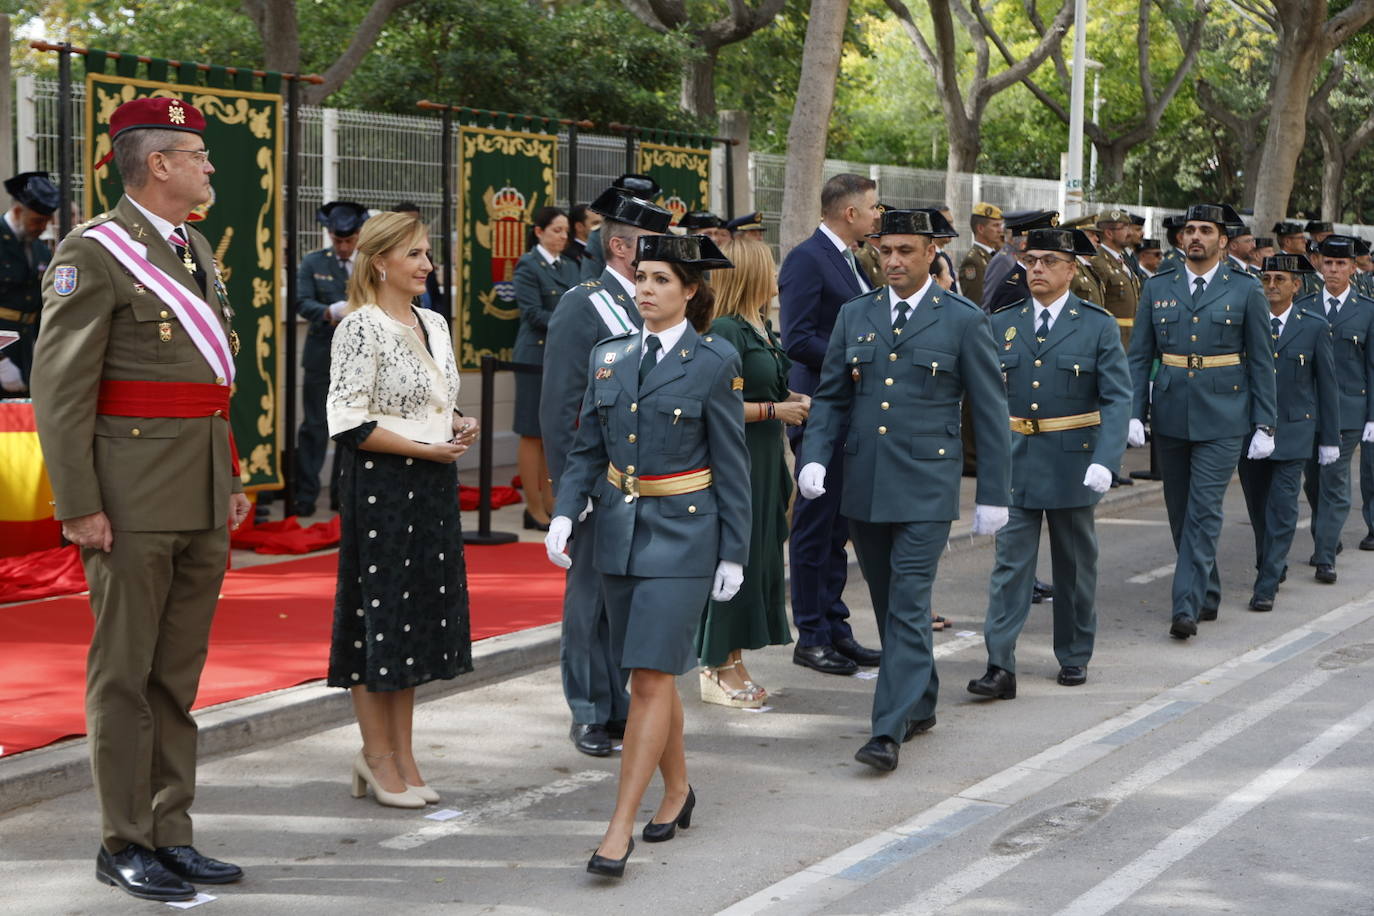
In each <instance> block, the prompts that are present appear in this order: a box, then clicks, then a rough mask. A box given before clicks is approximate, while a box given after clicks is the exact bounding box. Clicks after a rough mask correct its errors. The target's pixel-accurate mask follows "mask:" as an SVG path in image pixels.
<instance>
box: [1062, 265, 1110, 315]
mask: <svg viewBox="0 0 1374 916" xmlns="http://www.w3.org/2000/svg"><path fill="white" fill-rule="evenodd" d="M1069 291H1070V292H1072V293H1073V294H1074V295H1075V296H1077V297H1078V298H1080V299H1082V300H1084V301H1085V302H1091V303H1092V304H1093V305H1096V306H1097V307H1099V308H1101V307H1102V300H1103V299H1105V298H1106V294H1105V293H1104V291H1103V289H1102V278H1101V277H1099V276H1098V274H1097V271H1096V270H1095V269H1094V268H1093V266H1092V265H1091V264H1088V263H1086V262H1085V261H1084V260H1083V258H1081V257H1080V258H1079V259H1078V267H1077V269H1076V270H1075V271H1074V274H1073V280H1072V281H1070V283H1069Z"/></svg>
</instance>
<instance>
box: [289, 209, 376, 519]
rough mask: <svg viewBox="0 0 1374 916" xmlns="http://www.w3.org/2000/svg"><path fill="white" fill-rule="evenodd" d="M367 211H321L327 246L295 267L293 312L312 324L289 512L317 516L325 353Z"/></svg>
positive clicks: (325, 441) (333, 497) (324, 428)
mask: <svg viewBox="0 0 1374 916" xmlns="http://www.w3.org/2000/svg"><path fill="white" fill-rule="evenodd" d="M367 215H368V214H367V208H366V207H364V206H363V205H362V204H356V203H353V202H352V201H347V200H335V201H331V202H329V203H327V204H325V205H324V206H323V207H320V209H319V210H318V211H316V213H315V221H316V222H318V223H319V224H320V225H321V226H323V227H324V228H325V231H327V232H328V233H329V240H330V242H332V244H331V245H330V247H328V248H321V249H320V250H319V251H312V252H311V253H310V254H308V255H306V256H305V257H303V258H301V263H300V266H299V267H297V268H296V296H297V299H296V313H297V314H298V315H300V316H301V317H302V318H304V319H305V320H306V321H308V322H310V329H309V330H308V331H307V332H306V335H305V346H304V347H303V348H302V352H301V370H302V372H301V425H300V430H299V432H298V433H297V435H296V481H295V486H296V492H295V493H294V494H293V503H292V505H291V506H290V507H289V508H288V510H287V511H288V514H294V515H300V516H309V515H314V514H315V500H317V499H318V498H319V496H320V473H321V472H322V471H323V470H324V454H325V450H326V448H327V447H328V445H329V425H328V423H327V422H326V420H325V411H324V401H325V396H326V395H328V394H329V349H330V347H331V346H332V344H333V342H334V328H335V327H336V326H337V325H338V323H339V322H340V321H342V320H343V317H344V309H345V308H346V307H347V306H348V278H349V277H351V276H352V275H353V253H354V251H355V250H356V249H357V247H358V232H359V230H361V229H362V228H363V223H364V222H365V221H366V220H367ZM338 480H339V459H338V454H337V453H335V458H334V466H333V469H332V470H331V471H330V474H329V481H330V487H329V502H330V508H335V509H336V508H338V487H337V484H338Z"/></svg>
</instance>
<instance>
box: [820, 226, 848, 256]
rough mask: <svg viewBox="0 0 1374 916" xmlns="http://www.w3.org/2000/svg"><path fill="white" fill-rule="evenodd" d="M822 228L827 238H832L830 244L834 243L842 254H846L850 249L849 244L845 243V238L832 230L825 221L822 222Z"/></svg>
mask: <svg viewBox="0 0 1374 916" xmlns="http://www.w3.org/2000/svg"><path fill="white" fill-rule="evenodd" d="M820 230H821V232H823V233H824V234H825V237H826V238H828V239H830V244H832V245H834V246H835V247H836V248H838V249H839V250H840V254H844V253H845V252H846V251H848V250H849V246H848V245H846V244H845V243H844V239H842V238H840V237H839V236H838V235H836V234H835V232H834V230H832V229H831V228H830V227H829V226H827V225H826V224H825V223H821V225H820Z"/></svg>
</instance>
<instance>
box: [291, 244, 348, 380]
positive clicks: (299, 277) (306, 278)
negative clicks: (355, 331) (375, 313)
mask: <svg viewBox="0 0 1374 916" xmlns="http://www.w3.org/2000/svg"><path fill="white" fill-rule="evenodd" d="M347 298H348V271H346V270H345V269H344V266H343V264H342V263H341V262H340V261H339V259H338V258H337V257H336V256H335V255H334V249H333V248H321V249H320V250H319V251H312V252H310V254H308V255H306V256H305V257H303V258H301V263H300V266H299V267H297V268H296V312H297V314H299V315H300V316H301V317H302V318H304V319H305V320H306V321H308V322H310V330H309V331H307V332H306V336H305V347H304V349H303V351H302V353H301V368H303V369H304V370H305V375H306V376H307V377H308V378H310V379H315V380H319V381H327V380H328V378H329V348H330V346H331V344H332V343H333V340H334V323H333V322H332V321H330V320H329V306H330V305H332V304H333V303H335V302H338V301H340V300H342V299H347Z"/></svg>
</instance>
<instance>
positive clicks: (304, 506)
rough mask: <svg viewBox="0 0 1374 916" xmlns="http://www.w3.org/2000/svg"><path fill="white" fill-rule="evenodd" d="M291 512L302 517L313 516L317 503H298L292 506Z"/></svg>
mask: <svg viewBox="0 0 1374 916" xmlns="http://www.w3.org/2000/svg"><path fill="white" fill-rule="evenodd" d="M290 514H291V515H295V516H298V517H300V518H309V517H310V516H312V515H314V514H315V504H314V503H296V504H295V505H294V506H292V507H291V513H290Z"/></svg>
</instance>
